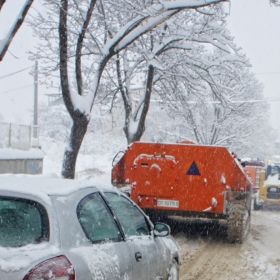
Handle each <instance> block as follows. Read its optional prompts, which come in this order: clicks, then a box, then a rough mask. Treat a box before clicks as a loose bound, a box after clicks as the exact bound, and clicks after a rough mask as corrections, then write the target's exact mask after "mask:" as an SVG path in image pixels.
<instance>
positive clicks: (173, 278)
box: [168, 259, 179, 280]
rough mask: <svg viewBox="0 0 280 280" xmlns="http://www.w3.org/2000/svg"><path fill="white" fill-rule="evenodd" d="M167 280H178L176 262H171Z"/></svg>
mask: <svg viewBox="0 0 280 280" xmlns="http://www.w3.org/2000/svg"><path fill="white" fill-rule="evenodd" d="M168 280H179V265H178V263H177V262H176V260H174V259H173V260H172V262H171V265H170V269H169V272H168Z"/></svg>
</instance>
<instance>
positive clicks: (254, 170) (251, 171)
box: [243, 159, 266, 193]
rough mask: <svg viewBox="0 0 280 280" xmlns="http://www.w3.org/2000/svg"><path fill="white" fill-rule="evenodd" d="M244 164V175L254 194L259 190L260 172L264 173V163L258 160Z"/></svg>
mask: <svg viewBox="0 0 280 280" xmlns="http://www.w3.org/2000/svg"><path fill="white" fill-rule="evenodd" d="M243 162H244V165H245V167H244V170H245V173H246V174H247V175H248V177H249V178H250V179H251V181H252V185H253V192H254V193H256V192H257V191H258V190H259V188H260V174H261V171H265V170H266V168H265V163H264V162H263V161H260V160H251V159H250V160H246V161H243Z"/></svg>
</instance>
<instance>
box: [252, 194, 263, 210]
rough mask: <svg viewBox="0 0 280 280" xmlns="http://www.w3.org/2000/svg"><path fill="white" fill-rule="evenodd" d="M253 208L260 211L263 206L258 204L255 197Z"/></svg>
mask: <svg viewBox="0 0 280 280" xmlns="http://www.w3.org/2000/svg"><path fill="white" fill-rule="evenodd" d="M253 208H254V210H260V209H261V205H259V204H258V202H257V197H256V196H254V204H253Z"/></svg>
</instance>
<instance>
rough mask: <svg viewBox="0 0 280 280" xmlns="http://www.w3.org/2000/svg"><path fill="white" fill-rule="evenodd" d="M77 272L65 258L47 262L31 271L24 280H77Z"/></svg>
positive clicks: (60, 257)
mask: <svg viewBox="0 0 280 280" xmlns="http://www.w3.org/2000/svg"><path fill="white" fill-rule="evenodd" d="M75 278H76V277H75V270H74V268H73V266H72V264H71V263H70V261H69V260H68V259H67V258H66V257H65V256H59V257H55V258H52V259H49V260H46V261H44V262H42V263H40V264H38V265H37V266H35V267H34V268H33V269H31V270H30V271H29V272H28V274H27V275H26V276H25V277H24V279H23V280H41V279H44V280H48V279H56V280H75Z"/></svg>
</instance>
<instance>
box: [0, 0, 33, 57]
mask: <svg viewBox="0 0 280 280" xmlns="http://www.w3.org/2000/svg"><path fill="white" fill-rule="evenodd" d="M33 1H34V0H26V1H25V3H24V4H23V7H22V9H21V11H20V12H19V14H18V16H17V18H16V19H15V21H14V24H13V25H12V27H11V28H10V30H9V32H8V33H7V35H6V36H5V37H4V38H3V39H2V40H0V61H2V59H3V58H4V56H5V53H6V52H7V50H8V48H9V46H10V44H11V42H12V39H13V38H14V36H15V34H16V33H17V31H18V30H19V28H20V27H21V25H22V23H23V21H24V19H25V16H26V14H27V12H28V10H29V8H30V7H31V5H32V3H33ZM4 3H5V0H0V10H1V8H2V6H3V4H4Z"/></svg>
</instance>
